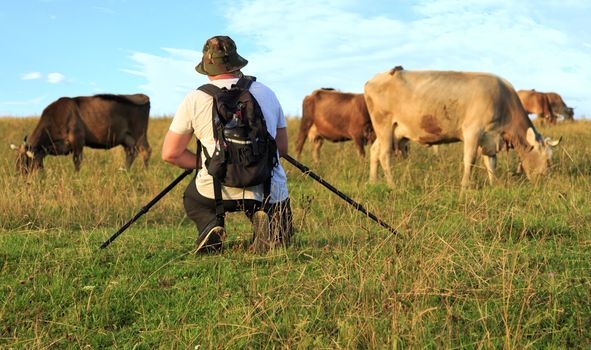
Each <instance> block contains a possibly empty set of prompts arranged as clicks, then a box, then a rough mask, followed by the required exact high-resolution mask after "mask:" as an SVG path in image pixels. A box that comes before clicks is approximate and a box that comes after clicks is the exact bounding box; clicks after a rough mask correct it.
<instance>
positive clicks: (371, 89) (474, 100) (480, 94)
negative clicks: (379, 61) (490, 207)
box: [364, 69, 558, 188]
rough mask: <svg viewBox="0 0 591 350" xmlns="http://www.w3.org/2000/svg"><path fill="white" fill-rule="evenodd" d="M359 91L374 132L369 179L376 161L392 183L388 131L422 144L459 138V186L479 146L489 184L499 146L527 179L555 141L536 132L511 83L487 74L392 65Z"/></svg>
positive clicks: (542, 169)
mask: <svg viewBox="0 0 591 350" xmlns="http://www.w3.org/2000/svg"><path fill="white" fill-rule="evenodd" d="M364 95H365V100H366V103H367V108H368V110H369V114H370V117H371V121H372V124H373V126H374V130H375V132H376V141H375V142H374V144H373V145H372V147H371V165H370V181H371V182H375V181H376V179H377V168H378V160H379V161H380V164H381V165H382V168H383V169H384V173H385V176H386V180H387V181H388V184H389V185H393V181H392V173H391V170H390V159H391V157H390V154H391V152H392V147H391V144H392V138H393V135H395V137H397V138H406V139H410V140H412V141H415V142H418V143H420V144H423V145H437V144H444V143H451V142H458V141H463V142H464V175H463V177H462V188H466V187H468V186H469V184H470V175H471V172H472V167H473V166H474V162H475V160H476V154H477V152H478V150H479V149H480V150H481V152H482V155H483V160H484V164H485V166H486V168H487V170H488V176H489V180H490V182H491V183H493V182H494V180H495V166H496V154H497V153H498V152H499V151H501V150H502V149H503V148H505V147H510V148H514V149H515V151H516V152H517V154H518V155H519V157H520V159H521V163H522V165H523V168H524V171H525V173H526V175H527V177H528V178H530V179H533V178H536V177H538V176H540V175H545V174H546V173H547V172H548V169H549V167H550V161H551V156H552V149H551V146H556V145H557V144H558V141H552V140H550V139H546V140H544V139H543V138H542V136H541V135H540V134H539V133H538V132H537V130H536V129H535V127H534V125H533V124H532V122H531V120H530V119H529V118H528V116H527V114H526V113H525V110H524V109H523V107H522V105H521V103H520V102H519V97H518V96H517V93H516V92H515V90H514V89H513V87H512V86H511V84H509V83H508V82H507V81H505V80H503V79H501V78H499V77H497V76H494V75H491V74H485V73H466V72H451V71H406V70H401V69H392V70H391V71H389V72H384V73H379V74H377V75H376V76H374V77H373V78H372V79H371V80H369V81H368V82H367V83H366V84H365V94H364Z"/></svg>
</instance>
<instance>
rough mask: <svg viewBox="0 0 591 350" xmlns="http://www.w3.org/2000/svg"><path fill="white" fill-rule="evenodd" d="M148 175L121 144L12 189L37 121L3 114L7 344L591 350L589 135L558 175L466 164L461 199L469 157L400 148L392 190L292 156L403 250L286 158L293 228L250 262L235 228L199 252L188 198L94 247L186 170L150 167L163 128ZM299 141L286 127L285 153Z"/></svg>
mask: <svg viewBox="0 0 591 350" xmlns="http://www.w3.org/2000/svg"><path fill="white" fill-rule="evenodd" d="M150 123H151V124H150V132H149V141H150V143H151V145H152V147H153V149H154V152H153V156H152V159H151V161H150V167H149V168H148V169H147V170H146V169H144V168H143V164H142V162H141V161H138V160H136V163H134V165H133V166H132V168H131V170H130V171H127V172H126V171H122V170H120V168H121V167H122V166H123V164H124V154H123V150H122V149H121V148H116V149H113V150H110V151H100V150H91V149H85V151H84V152H85V158H84V160H83V162H82V168H81V171H80V172H79V173H76V172H74V166H73V162H72V159H71V157H64V156H61V157H47V158H46V161H45V171H44V172H43V173H40V174H37V175H35V176H30V177H21V176H17V174H16V173H15V167H14V151H12V150H10V149H9V147H8V146H9V144H10V143H11V142H12V143H19V142H20V141H21V140H22V139H23V136H24V135H25V134H27V133H30V132H31V131H32V129H33V127H34V125H35V124H36V119H35V118H22V119H21V118H3V119H0V134H1V135H3V140H5V147H4V148H3V149H2V150H1V151H0V198H2V199H1V202H0V203H1V204H0V268H1V275H0V348H4V349H10V348H12V349H50V348H51V349H54V348H55V349H62V348H73V349H74V348H93V349H100V348H123V349H154V348H166V349H218V348H219V349H226V348H230V349H242V348H252V349H271V348H302V349H308V348H314V349H323V348H324V349H326V348H330V349H333V348H342V349H356V348H361V349H382V348H390V349H410V348H413V349H414V348H485V349H490V348H493V349H498V348H505V349H512V348H519V349H521V348H532V349H538V348H589V347H591V331H590V330H591V249H590V248H591V195H590V193H591V183H590V181H591V123H590V122H586V121H578V122H576V123H571V124H563V125H558V126H555V127H552V128H548V129H544V128H543V129H541V132H542V133H543V134H544V136H551V137H554V138H557V137H559V136H562V137H563V140H562V144H561V145H560V146H559V148H558V149H557V151H556V153H555V155H554V164H555V167H554V169H553V173H552V175H551V176H550V177H548V178H546V179H545V181H544V182H542V183H538V184H533V183H530V182H528V181H526V180H524V179H523V178H521V177H516V176H513V175H512V170H514V169H515V168H516V165H517V158H516V155H515V153H510V154H509V156H507V154H501V155H500V159H499V162H498V173H499V177H500V181H499V184H498V185H496V186H494V187H490V186H488V185H487V181H486V174H485V170H484V168H483V167H482V166H480V164H481V163H480V161H479V162H478V169H476V171H475V174H474V177H473V179H474V186H473V188H472V189H470V190H469V191H467V193H466V194H465V196H461V197H460V196H459V192H460V187H459V186H460V178H461V171H462V158H461V157H462V151H461V147H462V146H461V144H453V145H449V146H443V147H441V148H440V154H439V155H434V154H432V153H431V152H430V151H429V150H428V149H424V148H421V147H420V146H417V145H416V144H413V145H411V156H410V158H409V159H407V160H396V162H395V166H394V169H393V172H394V175H395V183H396V184H397V185H396V187H394V188H389V187H387V186H386V185H385V182H382V183H380V184H376V185H369V184H368V183H367V179H368V172H369V171H368V160H360V159H359V158H358V157H357V156H356V153H355V151H354V147H353V145H352V144H351V143H342V144H325V146H324V148H323V151H322V162H321V163H320V164H319V165H314V164H312V163H311V155H310V145H309V144H308V145H306V148H305V149H304V156H303V158H302V159H301V161H302V162H303V163H305V164H307V165H309V166H310V167H311V168H312V169H313V170H314V171H315V172H316V173H318V174H319V175H320V176H322V177H323V178H325V179H326V180H328V181H329V182H330V183H332V184H333V185H335V186H336V187H337V188H339V189H340V190H341V191H343V192H345V193H347V194H348V195H349V196H351V197H352V198H353V199H355V200H357V201H359V202H360V203H362V204H363V205H364V206H366V208H368V209H369V210H371V211H372V212H374V213H375V214H376V215H377V216H379V217H380V218H382V219H383V220H384V221H386V222H388V223H389V224H391V225H393V226H395V227H396V228H397V229H398V230H399V231H400V232H401V234H400V236H395V235H393V234H391V233H389V232H388V231H387V230H385V229H383V228H381V227H380V226H378V225H376V224H375V223H374V222H373V221H371V220H369V219H368V218H367V217H365V216H363V215H362V214H361V213H359V212H357V211H355V210H354V209H353V208H352V207H351V206H349V205H347V204H346V203H345V202H344V201H342V200H341V199H339V198H338V197H337V196H335V195H333V194H332V193H330V192H329V191H328V190H326V189H324V188H323V187H321V186H320V185H319V184H318V183H316V182H315V181H313V180H312V179H310V178H308V177H305V176H304V175H302V174H301V173H300V172H299V171H298V170H297V169H295V168H294V167H292V166H291V165H290V164H288V163H287V162H284V163H283V165H284V167H285V169H286V170H287V173H288V178H289V188H290V195H291V198H292V206H293V210H294V220H295V227H296V230H297V233H296V236H295V241H294V244H293V245H292V246H291V247H290V248H289V249H287V250H277V251H273V252H271V253H270V254H268V255H264V256H260V255H255V254H253V253H252V252H250V251H249V250H248V244H249V243H250V239H251V233H250V230H251V229H250V224H249V223H248V221H247V220H246V219H245V218H244V216H243V215H241V214H239V213H234V214H229V216H228V220H227V229H228V231H229V239H228V241H227V244H226V249H225V251H224V252H223V253H221V254H215V255H194V254H192V253H191V251H192V249H193V241H194V239H195V238H196V232H195V229H194V226H193V224H192V223H191V222H190V221H189V220H188V219H186V218H185V215H184V210H183V208H182V203H181V198H182V191H183V190H184V187H185V186H186V184H187V183H188V179H186V180H185V182H183V183H182V184H181V185H179V186H177V188H175V189H174V190H173V191H172V192H171V193H169V195H168V196H166V197H164V198H163V199H162V200H161V201H160V202H159V203H158V204H156V206H154V207H153V208H152V210H150V211H149V212H148V213H147V214H146V215H144V216H143V217H142V218H141V219H139V220H138V221H137V222H136V223H135V224H134V225H133V226H131V228H130V229H128V230H127V231H126V232H125V233H124V234H123V235H121V236H120V237H119V238H118V239H117V240H116V241H115V242H114V243H113V244H112V245H111V246H110V247H109V248H108V249H106V250H99V249H98V246H99V245H100V243H101V242H103V241H104V240H105V239H107V238H108V237H109V236H110V235H111V234H112V233H114V232H115V231H116V230H117V229H118V228H119V227H120V226H121V225H122V224H124V223H125V222H127V221H128V220H129V219H130V218H131V217H132V216H133V215H134V214H135V213H136V212H138V210H139V209H141V208H142V207H143V206H144V205H145V204H146V203H148V201H149V200H150V199H152V198H153V197H154V196H155V195H156V194H157V193H158V192H160V191H161V190H162V189H163V188H164V187H165V186H166V185H168V184H169V183H170V182H171V181H172V180H173V179H174V178H175V177H176V176H178V175H179V174H180V173H181V172H182V171H181V170H180V169H176V168H173V167H172V166H169V165H167V164H165V163H164V162H163V161H161V160H160V148H161V146H162V140H163V137H164V134H165V132H166V130H167V127H168V124H169V123H170V119H165V118H164V119H161V118H159V119H152V120H151V121H150ZM298 127H299V120H298V119H290V120H289V132H290V134H289V135H290V143H291V144H290V147H292V146H293V141H294V140H295V135H296V132H297V129H298Z"/></svg>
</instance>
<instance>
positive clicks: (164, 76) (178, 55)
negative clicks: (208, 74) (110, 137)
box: [122, 48, 205, 114]
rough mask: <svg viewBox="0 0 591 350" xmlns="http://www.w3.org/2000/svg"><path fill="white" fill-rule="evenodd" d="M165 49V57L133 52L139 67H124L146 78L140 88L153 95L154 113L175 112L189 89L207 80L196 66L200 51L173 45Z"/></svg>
mask: <svg viewBox="0 0 591 350" xmlns="http://www.w3.org/2000/svg"><path fill="white" fill-rule="evenodd" d="M162 51H164V52H165V54H164V55H163V56H158V55H153V54H147V53H143V52H134V53H132V54H131V56H130V58H131V60H132V61H134V62H135V63H136V67H134V68H133V69H123V70H122V71H124V72H126V73H129V74H131V75H135V76H139V77H143V78H145V79H146V83H145V84H143V85H141V86H140V88H141V89H142V90H143V91H144V92H145V93H146V94H148V95H149V96H150V101H151V111H152V112H151V113H153V114H171V113H173V112H174V111H176V108H177V107H178V105H179V104H180V102H181V101H182V99H183V97H184V96H185V94H186V93H187V92H188V91H190V90H192V89H196V88H197V87H198V86H199V85H201V84H203V83H205V78H204V77H202V76H200V74H198V73H197V72H196V71H195V69H194V67H195V65H196V63H197V62H198V60H200V59H201V52H198V51H193V50H183V49H171V48H163V49H162Z"/></svg>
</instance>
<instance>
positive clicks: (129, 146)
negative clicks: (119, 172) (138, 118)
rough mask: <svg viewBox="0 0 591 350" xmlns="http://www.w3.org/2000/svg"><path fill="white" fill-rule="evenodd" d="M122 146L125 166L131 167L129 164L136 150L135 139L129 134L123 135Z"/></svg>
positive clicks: (133, 158) (135, 154)
mask: <svg viewBox="0 0 591 350" xmlns="http://www.w3.org/2000/svg"><path fill="white" fill-rule="evenodd" d="M123 148H124V149H125V168H126V169H129V168H131V164H133V161H134V160H135V157H136V156H137V151H138V150H137V147H136V142H135V139H134V138H133V137H131V135H125V139H124V140H123Z"/></svg>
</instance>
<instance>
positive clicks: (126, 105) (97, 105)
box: [11, 94, 152, 173]
mask: <svg viewBox="0 0 591 350" xmlns="http://www.w3.org/2000/svg"><path fill="white" fill-rule="evenodd" d="M149 114H150V99H149V98H148V96H146V95H143V94H135V95H111V94H102V95H95V96H81V97H73V98H69V97H62V98H60V99H58V100H57V101H55V102H53V103H51V104H50V105H49V106H47V107H46V108H45V110H43V113H42V114H41V118H40V119H39V123H38V124H37V126H36V127H35V129H34V130H33V133H32V134H31V135H30V137H28V138H27V137H25V141H24V143H23V144H21V145H20V146H15V145H11V148H13V149H15V150H16V151H17V161H16V165H17V168H18V169H19V170H21V171H22V172H24V173H28V172H30V171H31V170H34V169H38V168H43V158H44V157H45V156H46V155H48V154H51V155H67V154H70V153H72V154H73V157H74V166H75V168H76V171H78V170H80V162H81V161H82V148H83V147H84V146H87V147H91V148H101V149H110V148H112V147H115V146H118V145H122V146H123V148H124V149H125V153H126V162H125V165H126V167H127V168H129V167H130V166H131V164H132V162H133V160H134V159H135V157H136V156H137V154H138V153H140V154H141V155H142V157H143V159H144V165H145V166H148V159H149V158H150V154H151V152H152V150H151V148H150V145H149V144H148V139H147V130H148V118H149Z"/></svg>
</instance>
